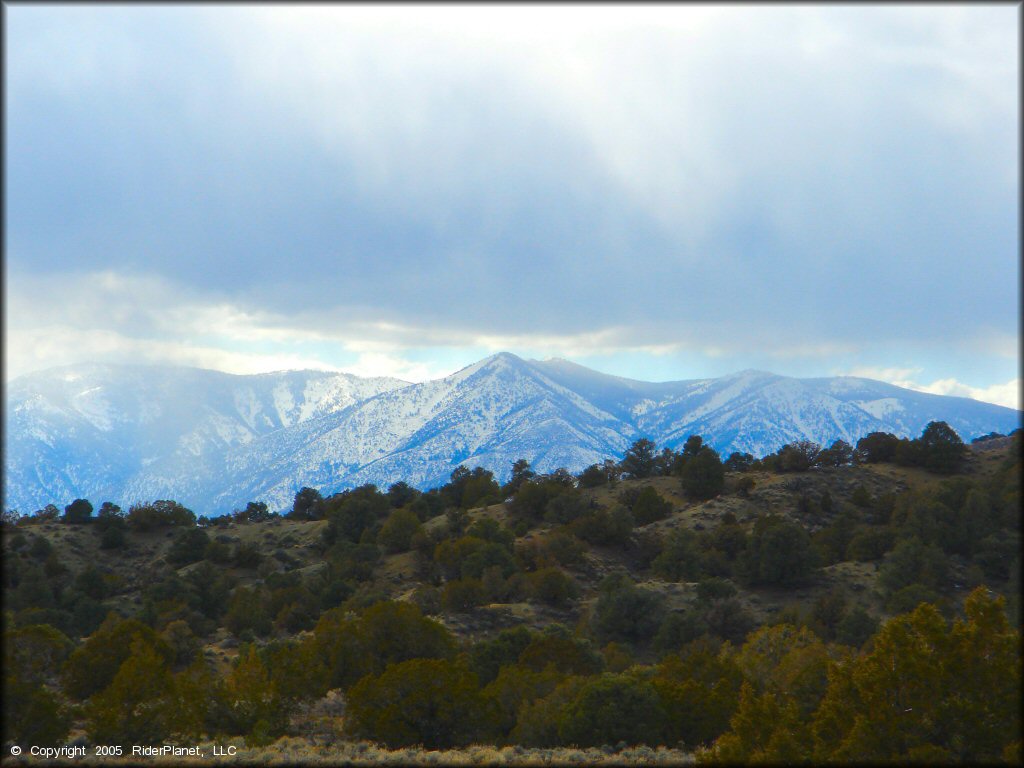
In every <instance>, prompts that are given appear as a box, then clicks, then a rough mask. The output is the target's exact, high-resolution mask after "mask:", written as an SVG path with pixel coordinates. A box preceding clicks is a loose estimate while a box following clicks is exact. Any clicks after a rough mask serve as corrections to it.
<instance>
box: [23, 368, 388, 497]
mask: <svg viewBox="0 0 1024 768" xmlns="http://www.w3.org/2000/svg"><path fill="white" fill-rule="evenodd" d="M407 385H408V382H404V381H399V380H398V379H387V378H376V379H368V378H361V377H358V376H352V375H350V374H344V373H329V372H325V371H285V372H280V373H267V374H259V375H254V376H235V375H231V374H227V373H220V372H218V371H208V370H202V369H198V368H184V367H171V366H119V365H80V366H69V367H63V368H56V369H51V370H48V371H41V372H37V373H33V374H29V375H27V376H23V377H20V378H18V379H16V380H15V381H13V382H11V383H10V384H9V385H8V387H7V392H6V398H5V408H4V417H5V429H4V504H5V508H8V509H10V508H14V509H21V510H23V511H26V512H27V511H30V510H35V509H38V508H40V507H41V506H45V505H46V504H48V503H57V504H58V505H62V504H65V503H67V502H68V501H70V500H72V499H74V498H77V497H84V498H89V499H94V500H100V499H102V500H108V499H109V500H114V501H119V500H122V499H153V498H158V497H159V498H167V496H161V494H160V493H159V491H160V490H161V489H168V490H170V489H173V488H177V487H179V486H180V484H181V482H182V480H183V479H184V478H186V477H188V475H189V473H190V472H191V471H192V466H193V465H195V464H196V463H200V462H202V461H203V460H204V459H206V458H208V457H219V456H221V455H223V452H224V451H225V450H227V449H230V448H232V447H236V446H241V445H246V444H248V443H251V442H252V441H253V440H255V439H257V438H258V437H260V436H261V435H265V434H267V433H270V432H273V431H276V430H280V429H288V428H290V427H294V426H295V425H296V424H300V423H302V422H303V421H306V420H309V419H312V418H315V417H318V416H321V415H324V414H329V413H334V412H337V411H339V410H343V409H344V408H346V407H348V406H350V405H352V404H354V403H357V402H359V401H362V400H365V399H366V398H368V397H372V396H373V395H376V394H379V393H381V392H386V391H388V390H392V389H396V388H399V387H404V386H407ZM161 474H163V475H164V478H163V479H164V481H163V482H160V478H161ZM140 475H145V476H146V477H148V478H150V480H151V481H152V485H151V486H146V487H140V486H139V484H138V482H137V478H138V477H139V476H140ZM133 489H137V490H138V495H131V494H130V493H129V492H130V491H132V490H133ZM199 501H201V500H198V499H197V500H196V503H199Z"/></svg>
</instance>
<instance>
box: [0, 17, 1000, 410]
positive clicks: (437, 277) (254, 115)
mask: <svg viewBox="0 0 1024 768" xmlns="http://www.w3.org/2000/svg"><path fill="white" fill-rule="evenodd" d="M4 13H5V15H6V21H7V40H6V46H5V53H6V57H7V60H6V65H7V66H6V69H5V73H6V74H5V77H6V82H5V93H6V99H7V111H6V126H5V128H6V148H5V150H6V161H7V162H6V173H7V175H6V179H5V182H6V206H7V210H6V216H7V219H6V224H7V226H6V229H5V234H6V243H5V269H6V275H5V276H6V280H5V297H4V298H5V302H4V306H5V319H6V331H5V332H6V339H5V345H4V346H5V363H6V369H5V370H6V376H7V378H8V379H10V378H13V377H16V376H18V375H21V374H23V373H25V372H28V371H31V370H35V369H40V368H46V367H50V366H54V365H62V364H67V363H73V362H79V361H83V360H104V361H120V362H124V361H139V362H173V363H181V364H188V365H197V366H202V367H209V368H217V369H220V370H225V371H230V372H235V373H251V372H262V371H269V370H279V369H283V368H328V369H337V370H346V371H350V372H353V373H358V374H362V375H393V376H398V377H400V378H404V379H407V380H423V379H426V378H432V377H435V376H440V375H444V374H447V373H450V372H452V371H454V370H457V369H458V368H460V367H462V366H464V365H466V364H469V363H471V362H474V361H475V360H477V359H479V358H481V357H484V356H485V355H488V354H491V353H493V352H496V351H499V350H508V351H511V352H515V353H517V354H520V355H522V356H525V357H534V358H541V359H542V358H547V357H551V356H557V357H566V358H569V359H572V360H575V361H577V362H579V363H582V364H584V365H588V366H590V367H593V368H596V369H598V370H602V371H606V372H609V373H614V374H618V375H622V376H628V377H631V378H638V379H646V380H669V379H689V378H701V377H706V376H719V375H724V374H727V373H732V372H735V371H738V370H741V369H744V368H760V369H764V370H769V371H773V372H776V373H782V374H788V375H796V376H831V375H838V374H854V375H866V376H870V377H873V378H879V379H883V380H886V381H892V382H894V383H898V384H901V385H904V386H911V387H914V388H918V389H925V390H928V391H934V392H939V393H942V394H962V395H968V396H973V397H977V398H979V399H984V400H988V401H991V402H998V403H1002V404H1006V405H1014V406H1016V405H1017V404H1018V398H1019V385H1020V382H1019V379H1018V377H1019V375H1020V374H1019V372H1018V365H1019V356H1018V346H1019V341H1020V338H1019V320H1018V318H1019V296H1018V289H1019V264H1018V257H1019V248H1020V243H1019V229H1018V220H1017V210H1018V205H1019V197H1020V178H1019V172H1018V168H1019V162H1020V157H1019V144H1018V142H1019V130H1020V118H1019V103H1018V85H1019V75H1020V72H1019V39H1018V32H1017V30H1018V29H1019V24H1020V9H1019V8H1018V7H1016V6H1014V5H1009V4H1007V5H996V6H980V7H979V6H956V5H939V6H924V5H908V6H838V5H823V6H807V5H783V6H773V7H756V6H751V5H743V6H736V7H729V6H723V5H712V6H707V7H701V6H694V5H679V6H664V5H657V6H647V7H642V8H637V7H614V6H605V5H601V6H593V7H586V6H576V5H574V6H566V7H551V6H491V5H483V6H471V7H464V6H458V7H455V6H453V7H444V6H438V7H424V6H409V5H396V6H384V7H381V6H376V7H373V6H368V7H357V6H345V5H339V6H331V5H316V6H306V7H299V8H296V7H285V6H268V5H254V6H221V7H203V6H184V5H182V6H160V5H137V6H130V5H129V6H123V5H120V6H101V5H89V6H60V5H40V6H27V5H14V6H6V7H5V8H4Z"/></svg>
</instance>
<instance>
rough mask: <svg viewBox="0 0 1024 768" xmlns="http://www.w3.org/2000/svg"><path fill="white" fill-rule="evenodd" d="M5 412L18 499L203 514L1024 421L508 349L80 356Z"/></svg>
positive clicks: (812, 385)
mask: <svg viewBox="0 0 1024 768" xmlns="http://www.w3.org/2000/svg"><path fill="white" fill-rule="evenodd" d="M5 415H6V427H7V428H6V430H5V435H6V437H5V443H6V444H5V507H6V508H9V509H10V508H16V509H19V510H21V511H23V512H27V511H31V510H35V509H38V508H40V507H42V506H44V505H45V504H47V503H51V502H52V503H56V504H58V506H62V505H63V504H66V503H68V502H69V501H71V500H72V499H74V498H76V497H85V498H89V499H91V500H92V501H93V502H94V504H97V503H98V502H100V501H103V500H108V499H109V500H112V501H116V502H118V503H121V504H122V506H124V505H126V504H129V503H131V502H132V501H135V500H147V499H148V500H152V499H157V498H173V499H176V500H178V501H180V502H182V503H184V504H186V505H187V506H189V507H190V508H192V509H194V510H195V511H196V512H197V513H198V514H219V513H223V512H227V511H231V510H232V509H237V508H241V507H244V505H245V503H246V502H247V501H252V500H263V501H266V502H267V503H268V505H269V506H270V507H271V508H272V509H285V508H288V507H290V505H291V501H292V498H293V496H294V494H295V491H296V490H298V489H299V488H301V487H302V486H311V487H314V488H318V489H319V490H320V491H321V492H323V493H325V494H326V493H330V492H334V491H337V490H340V489H342V488H346V487H353V486H356V485H361V484H363V483H375V484H377V485H379V486H381V487H386V486H387V485H389V484H390V483H393V482H396V481H398V480H405V481H406V482H408V483H410V484H412V485H416V486H418V487H421V488H428V487H432V486H435V485H438V484H441V483H443V482H445V481H446V480H447V479H448V477H449V475H450V474H451V472H452V470H453V469H454V468H455V467H456V466H458V465H460V464H464V465H466V466H468V467H471V468H472V467H475V466H483V467H486V468H488V469H490V470H492V471H493V472H494V473H495V474H496V475H497V476H499V478H504V477H506V476H507V474H508V472H509V469H510V467H511V465H512V463H513V462H514V461H515V460H517V459H519V458H526V459H528V460H529V461H530V463H531V464H532V465H533V467H534V469H535V470H536V471H539V472H547V471H551V470H553V469H556V468H557V467H566V468H568V469H569V470H571V471H579V470H580V469H583V468H584V467H585V466H587V465H588V464H592V463H595V462H600V461H603V460H604V459H605V458H618V457H621V455H622V454H623V452H624V451H625V450H626V448H627V447H628V446H629V445H630V444H631V443H632V442H633V441H634V440H636V439H638V438H640V437H647V438H650V439H651V440H653V441H655V442H656V443H657V444H658V445H659V447H661V446H668V447H670V448H674V449H678V448H681V446H682V444H683V443H684V442H685V441H686V438H687V437H688V436H689V435H691V434H699V435H702V436H703V437H704V439H705V441H706V442H708V443H709V444H710V445H712V446H713V447H714V448H716V449H717V450H718V451H719V452H720V453H721V454H722V456H723V458H724V457H725V456H727V455H728V454H729V453H731V452H732V451H746V452H749V453H751V454H753V455H755V456H763V455H765V454H767V453H771V452H773V451H775V450H777V449H778V448H779V447H781V446H782V445H784V444H786V443H789V442H792V441H794V440H813V441H814V442H817V443H820V444H822V445H828V444H830V443H832V442H833V441H834V440H836V439H843V440H846V441H847V442H849V443H851V444H853V443H856V441H857V440H858V439H859V438H860V437H862V436H864V435H866V434H868V433H869V432H874V431H883V432H892V433H893V434H896V435H901V436H917V435H919V434H920V433H921V430H922V429H923V428H924V426H925V425H926V424H927V423H928V422H929V421H933V420H942V421H946V422H947V423H949V424H950V426H952V427H953V428H954V429H955V430H956V431H957V432H958V433H959V434H960V435H961V436H962V437H963V438H964V439H965V440H970V439H972V438H973V437H977V436H979V435H982V434H987V433H989V432H993V431H995V432H1003V433H1007V432H1010V431H1012V430H1013V429H1016V428H1017V427H1019V426H1020V420H1021V413H1020V412H1019V411H1016V410H1013V409H1009V408H1003V407H1000V406H996V405H990V404H987V403H980V402H977V401H974V400H969V399H965V398H955V397H942V396H938V395H929V394H925V393H921V392H914V391H911V390H906V389H901V388H899V387H896V386H893V385H890V384H885V383H882V382H878V381H872V380H869V379H860V378H850V377H839V378H822V379H794V378H788V377H784V376H777V375H774V374H771V373H764V372H760V371H743V372H741V373H737V374H734V375H731V376H724V377H722V378H717V379H704V380H691V381H677V382H665V383H650V382H641V381H633V380H630V379H624V378H620V377H616V376H609V375H606V374H602V373H598V372H596V371H593V370H590V369H588V368H584V367H582V366H579V365H576V364H574V363H570V362H567V361H564V360H547V361H543V362H538V361H528V360H522V359H520V358H518V357H516V356H515V355H511V354H508V353H500V354H497V355H494V356H492V357H489V358H487V359H485V360H482V361H480V362H478V363H475V364H474V365H471V366H469V367H467V368H465V369H463V370H461V371H458V372H456V373H454V374H452V375H451V376H447V377H444V378H442V379H437V380H434V381H428V382H424V383H421V384H407V383H406V382H401V381H397V380H395V379H362V378H359V377H356V376H351V375H347V374H337V373H326V372H317V371H291V372H283V373H274V374H262V375H259V376H232V375H229V374H223V373H218V372H214V371H204V370H198V369H188V368H163V367H161V368H157V367H117V366H100V365H95V366H87V367H84V366H79V367H74V368H63V369H55V370H51V371H45V372H41V373H36V374H32V375H30V376H26V377H22V378H21V379H18V380H17V381H15V382H13V383H12V384H11V385H10V386H9V388H8V393H7V402H6V414H5Z"/></svg>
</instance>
